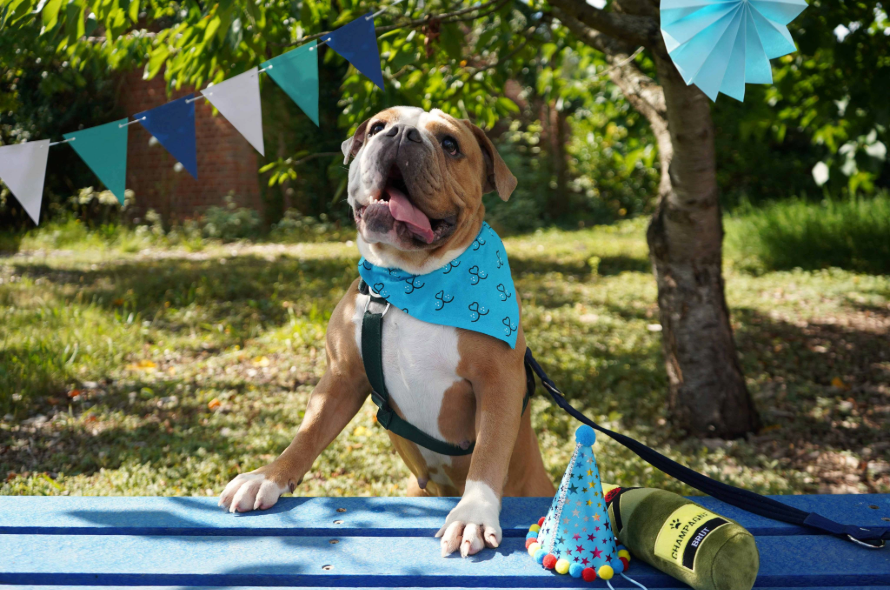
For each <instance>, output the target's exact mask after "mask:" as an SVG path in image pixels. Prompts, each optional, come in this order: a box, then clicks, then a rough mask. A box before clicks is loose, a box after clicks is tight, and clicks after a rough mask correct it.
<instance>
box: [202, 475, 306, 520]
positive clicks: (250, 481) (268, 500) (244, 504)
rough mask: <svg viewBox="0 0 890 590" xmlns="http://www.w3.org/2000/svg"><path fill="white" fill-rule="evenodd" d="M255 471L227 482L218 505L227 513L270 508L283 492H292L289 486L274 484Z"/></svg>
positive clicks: (271, 480) (268, 478)
mask: <svg viewBox="0 0 890 590" xmlns="http://www.w3.org/2000/svg"><path fill="white" fill-rule="evenodd" d="M264 470H265V469H264V468H261V469H257V470H256V471H251V472H250V473H242V474H240V475H238V476H237V477H236V478H235V479H233V480H232V481H230V482H229V485H227V486H226V489H224V490H223V493H222V494H220V496H219V505H220V506H222V507H223V508H225V509H226V510H228V511H229V512H250V511H251V510H265V509H266V508H271V507H272V506H274V505H275V503H276V502H277V501H278V497H279V496H281V494H283V493H284V492H287V491H291V492H292V491H293V490H292V489H290V486H289V485H287V484H285V485H282V484H279V483H276V482H275V481H274V480H273V479H271V478H270V477H267V476H266V474H264V473H263V471H264Z"/></svg>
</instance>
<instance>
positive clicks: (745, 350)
mask: <svg viewBox="0 0 890 590" xmlns="http://www.w3.org/2000/svg"><path fill="white" fill-rule="evenodd" d="M737 227H738V226H735V225H730V236H729V238H730V240H732V239H737V238H738V236H736V235H734V234H733V232H735V231H737V229H736V228H737ZM76 231H78V230H77V229H76V228H75V229H73V230H71V232H76ZM644 233H645V225H644V222H642V221H632V222H627V223H624V224H621V225H618V226H614V227H606V228H594V229H589V230H584V231H577V232H564V231H556V230H547V231H540V232H537V233H535V234H530V235H526V236H521V237H516V238H511V239H508V240H506V243H507V247H508V249H509V252H510V261H511V265H512V267H513V269H514V273H515V279H516V284H517V289H518V291H519V292H520V293H521V294H522V297H523V309H524V314H525V317H524V325H525V329H526V333H527V335H528V338H529V342H530V344H531V346H532V348H533V349H534V350H535V352H536V356H537V357H538V359H539V360H540V361H541V362H542V363H543V364H544V365H545V367H546V368H547V370H548V372H550V374H551V376H552V377H553V378H554V379H555V381H556V382H557V383H559V384H560V386H561V387H562V388H563V389H564V390H565V391H566V392H567V394H568V396H569V397H570V398H571V399H572V402H573V403H574V404H576V405H577V406H578V407H579V408H580V409H582V410H583V411H584V412H585V413H587V415H589V416H591V417H592V418H594V419H595V420H597V421H600V422H601V423H603V424H605V425H608V426H610V427H612V428H614V429H617V430H619V431H621V432H625V433H627V434H630V435H631V436H634V437H638V438H639V439H641V440H643V441H644V442H646V443H647V444H649V445H651V446H654V447H655V448H657V449H659V450H660V451H661V452H663V453H666V454H668V455H669V456H671V457H673V458H675V459H677V460H680V461H682V462H684V463H686V464H688V465H690V466H692V467H694V468H696V469H698V470H701V471H704V472H706V473H708V474H710V475H712V476H714V477H718V478H720V479H722V480H725V481H729V482H732V483H735V484H738V485H743V486H746V487H749V488H751V489H755V490H758V491H761V492H772V493H791V492H816V491H837V492H868V491H871V492H884V493H886V492H890V429H888V428H887V427H886V425H887V421H888V417H890V416H888V414H890V346H888V343H890V339H888V332H890V277H886V276H872V275H868V274H863V273H861V272H855V271H846V270H839V269H828V270H815V271H804V270H799V269H798V270H792V271H779V272H766V271H764V272H761V273H759V274H757V275H754V274H750V273H746V272H743V271H741V270H739V269H740V268H741V267H742V264H741V262H743V259H741V258H732V259H731V260H729V261H728V263H727V265H726V281H727V292H728V298H729V304H730V307H731V309H732V311H733V326H734V328H735V330H736V336H737V341H738V344H739V349H740V352H741V355H742V363H743V367H744V370H745V374H746V376H747V379H748V384H749V387H750V389H751V391H752V394H753V395H754V396H755V399H756V401H757V404H758V407H759V408H760V410H761V412H762V414H763V417H764V423H765V424H766V427H765V428H764V429H763V431H762V432H760V433H757V435H755V436H751V437H749V438H748V439H747V440H740V441H733V442H729V443H725V442H721V441H704V442H702V441H698V440H681V439H680V437H679V436H678V434H677V433H676V432H675V431H674V430H673V429H672V428H671V426H670V424H669V423H668V422H667V420H666V418H667V416H666V412H665V389H666V380H665V375H664V369H663V365H662V358H661V352H660V333H659V332H658V331H657V328H658V313H657V307H656V289H655V284H654V281H653V279H652V277H651V274H650V270H649V263H648V260H647V258H646V256H647V250H646V244H645V237H644ZM64 235H66V234H64V233H60V234H59V236H58V237H57V238H52V239H53V240H58V241H55V242H50V241H49V240H50V239H51V236H45V235H42V234H41V233H40V232H37V233H36V234H35V235H31V236H28V237H26V238H25V239H24V240H23V242H22V245H21V248H22V251H21V252H20V253H19V254H17V255H14V256H7V257H5V258H0V418H2V420H0V493H2V494H128V495H153V494H162V495H178V494H186V495H193V494H200V495H205V494H206V495H215V494H218V493H219V492H220V490H221V489H222V487H223V486H224V485H225V483H226V482H227V481H228V480H229V479H230V478H231V477H233V476H234V475H235V474H237V473H238V472H240V471H243V470H248V469H254V468H256V467H259V466H260V465H262V464H264V463H266V462H268V461H270V460H271V459H273V458H274V457H275V456H276V455H277V454H278V453H279V452H280V451H281V450H282V449H283V448H284V447H285V446H286V445H287V444H288V442H289V441H290V439H291V437H292V436H293V434H294V433H295V431H296V428H297V426H298V425H299V422H300V420H301V418H302V415H303V409H304V407H305V405H306V400H307V397H308V395H309V393H310V392H311V390H312V387H313V386H314V384H315V383H317V381H318V379H319V378H320V376H321V374H322V372H323V370H324V365H325V357H324V346H323V336H324V331H325V325H326V322H327V319H328V317H329V316H330V313H331V311H332V310H333V308H334V306H335V304H336V302H337V301H338V299H339V298H340V297H341V296H342V293H343V291H344V289H346V288H347V287H348V286H349V284H350V282H351V281H352V280H353V278H354V277H355V276H356V271H355V264H356V262H357V252H356V249H355V246H354V245H353V244H351V243H318V244H298V245H280V244H249V243H236V244H228V245H220V244H215V243H212V242H205V243H202V246H201V249H200V250H199V251H195V249H194V248H188V247H186V246H184V245H180V246H178V247H175V248H174V247H157V245H155V244H156V243H155V242H153V241H151V240H148V241H147V242H146V243H144V244H141V243H140V245H139V247H138V248H123V247H122V246H121V243H122V242H121V241H120V239H119V237H117V238H113V239H109V238H108V237H107V236H105V237H102V236H100V237H96V236H95V235H94V233H92V232H87V233H86V234H85V236H83V237H81V238H77V239H70V240H69V239H67V238H64ZM63 238H64V239H63ZM85 244H86V245H85ZM734 256H735V254H734ZM531 408H532V411H533V421H534V425H535V428H536V429H537V431H538V433H539V437H540V440H541V445H542V449H543V451H544V456H545V463H546V466H547V468H548V470H549V472H550V474H551V475H552V476H553V478H554V479H557V478H558V477H559V476H560V475H561V473H562V470H563V469H564V468H565V464H566V461H567V459H568V457H569V454H570V453H571V450H572V445H571V440H572V439H571V433H572V431H573V430H574V428H575V426H576V424H574V423H573V422H572V421H571V420H570V419H569V418H567V416H566V415H564V414H562V413H561V412H559V411H558V410H556V409H555V408H554V406H553V405H552V404H551V403H550V402H548V401H547V400H546V399H545V397H544V396H543V395H537V396H536V397H535V398H534V399H533V401H532V405H531ZM373 415H374V406H373V405H372V404H371V402H370V401H368V402H367V403H366V405H365V407H364V408H363V409H362V411H361V412H360V413H359V415H358V416H356V418H355V419H354V420H353V421H352V423H351V424H350V425H349V426H348V427H347V428H346V429H345V430H344V432H343V433H342V434H341V435H340V436H339V437H338V438H337V439H336V440H335V441H334V443H333V444H332V445H331V446H330V447H329V448H328V449H327V450H326V451H325V452H324V453H323V454H322V456H321V457H320V459H319V460H318V461H317V462H316V464H315V465H314V467H313V469H312V471H311V472H310V474H309V475H308V477H307V478H306V479H305V481H304V483H303V484H302V485H301V486H300V488H298V491H297V493H298V494H301V495H333V496H338V495H399V494H402V493H403V492H404V487H405V486H404V483H405V479H406V477H407V475H408V472H407V469H406V468H405V467H404V465H402V463H401V462H400V461H399V460H397V459H396V458H395V457H394V456H393V453H391V452H390V448H389V444H388V442H387V439H386V437H385V435H384V434H383V433H382V432H381V430H380V429H379V427H378V426H377V425H376V424H374V421H373ZM597 449H598V458H599V461H600V465H601V468H602V469H603V471H604V472H605V479H606V480H607V481H615V482H619V483H624V484H633V485H653V486H658V487H665V488H669V489H673V490H678V491H688V490H685V489H684V488H683V487H682V486H681V485H679V484H678V483H677V482H675V481H673V480H671V479H670V478H667V477H666V476H663V475H662V474H660V473H658V472H655V471H654V469H653V468H652V467H650V466H648V465H647V464H645V463H643V462H642V461H640V460H638V459H636V458H635V457H634V456H632V454H631V453H629V452H628V451H626V450H625V449H623V448H622V447H620V445H618V444H616V443H614V442H612V441H610V440H608V439H606V438H605V437H601V441H600V442H599V443H598V446H597Z"/></svg>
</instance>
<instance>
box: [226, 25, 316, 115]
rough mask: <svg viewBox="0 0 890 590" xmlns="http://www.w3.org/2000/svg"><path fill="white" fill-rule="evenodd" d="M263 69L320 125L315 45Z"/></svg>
mask: <svg viewBox="0 0 890 590" xmlns="http://www.w3.org/2000/svg"><path fill="white" fill-rule="evenodd" d="M262 66H263V68H266V73H267V74H269V76H271V77H272V79H273V80H275V83H276V84H278V85H279V86H280V87H281V89H282V90H284V91H285V92H286V93H287V95H288V96H289V97H290V98H291V100H293V101H294V102H295V103H297V106H298V107H300V108H301V109H302V110H303V112H304V113H306V114H307V115H308V116H309V118H310V119H312V122H313V123H315V124H316V125H318V50H317V49H316V43H315V41H312V42H310V43H307V44H306V45H303V46H301V47H297V48H296V49H294V50H292V51H288V52H287V53H282V54H281V55H279V56H278V57H276V58H273V59H270V60H269V61H267V62H263V64H262ZM214 104H215V103H214Z"/></svg>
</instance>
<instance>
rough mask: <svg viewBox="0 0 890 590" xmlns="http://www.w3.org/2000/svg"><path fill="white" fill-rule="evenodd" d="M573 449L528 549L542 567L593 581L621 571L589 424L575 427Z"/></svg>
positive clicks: (534, 529) (533, 528)
mask: <svg viewBox="0 0 890 590" xmlns="http://www.w3.org/2000/svg"><path fill="white" fill-rule="evenodd" d="M575 440H576V441H577V445H576V446H575V452H574V454H572V459H571V460H570V461H569V466H568V467H567V468H566V472H565V475H563V477H562V483H560V485H559V489H558V490H557V492H556V497H554V498H553V504H551V505H550V511H549V512H548V513H547V516H546V517H544V518H542V519H541V520H540V521H538V524H536V525H532V527H531V528H530V529H529V531H530V532H529V534H528V537H529V539H532V538H534V539H535V540H534V541H529V545H528V552H529V555H531V556H532V557H534V558H535V561H537V562H538V563H540V564H541V565H543V566H544V567H545V568H547V569H550V570H554V571H556V572H557V573H560V574H566V573H568V574H570V575H571V576H572V577H574V578H584V580H586V581H588V582H591V581H593V580H595V579H596V578H600V579H602V580H609V579H611V578H612V576H613V575H615V574H620V573H622V572H623V571H624V562H622V561H621V558H620V557H619V556H618V549H617V546H616V543H615V533H614V532H613V531H612V526H611V524H610V523H609V513H608V512H607V507H606V500H605V498H604V497H603V485H602V482H601V481H600V474H599V469H598V468H597V465H596V457H595V456H594V454H593V443H594V442H596V433H595V432H594V431H593V429H592V428H590V427H589V426H581V427H579V428H578V430H576V431H575Z"/></svg>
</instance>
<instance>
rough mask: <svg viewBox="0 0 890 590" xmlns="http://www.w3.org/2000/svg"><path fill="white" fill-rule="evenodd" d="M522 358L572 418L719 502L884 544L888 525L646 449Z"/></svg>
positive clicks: (528, 356) (533, 362)
mask: <svg viewBox="0 0 890 590" xmlns="http://www.w3.org/2000/svg"><path fill="white" fill-rule="evenodd" d="M525 362H526V363H527V364H528V365H530V366H531V367H532V369H533V370H534V372H535V373H536V374H537V375H538V377H539V378H540V379H541V383H542V384H543V385H544V389H546V390H547V391H548V392H549V393H550V396H551V397H552V398H553V401H554V402H556V405H558V406H559V407H560V408H562V409H563V410H565V411H566V412H568V413H569V414H570V415H571V416H572V417H573V418H575V419H576V420H578V421H580V422H582V423H584V424H587V425H588V426H590V427H591V428H593V429H595V430H598V431H600V432H602V433H604V434H607V435H609V436H610V437H612V438H613V439H614V440H616V441H618V442H619V443H621V444H622V445H624V446H625V447H627V448H628V449H630V450H631V451H633V452H634V453H636V454H637V455H638V456H639V457H640V458H642V459H643V460H644V461H646V462H648V463H649V464H651V465H652V466H654V467H656V468H658V469H660V470H661V471H663V472H665V473H667V474H668V475H671V476H673V477H675V478H677V479H678V480H680V481H682V482H683V483H685V484H687V485H690V486H692V487H694V488H695V489H697V490H700V491H702V492H704V493H706V494H708V495H709V496H713V497H714V498H717V499H718V500H720V501H722V502H726V503H727V504H730V505H732V506H736V507H738V508H741V509H742V510H747V511H748V512H751V513H753V514H757V515H759V516H764V517H766V518H772V519H773V520H780V521H782V522H787V523H790V524H796V525H799V526H806V527H810V528H812V529H815V530H816V531H818V532H819V533H821V534H829V535H835V536H837V537H840V538H842V539H845V540H848V541H851V542H853V543H856V544H857V545H861V546H863V547H867V548H869V549H880V548H882V547H883V546H884V544H885V541H886V540H888V539H890V527H888V528H863V527H859V526H854V525H845V524H839V523H837V522H834V521H833V520H830V519H828V518H825V517H824V516H821V515H819V514H817V513H815V512H805V511H803V510H799V509H797V508H794V507H793V506H789V505H787V504H783V503H782V502H779V501H777V500H774V499H772V498H768V497H766V496H761V495H760V494H756V493H754V492H752V491H750V490H745V489H742V488H737V487H735V486H731V485H729V484H725V483H723V482H719V481H717V480H715V479H711V478H710V477H708V476H706V475H704V474H701V473H698V472H697V471H693V470H692V469H690V468H688V467H686V466H684V465H680V464H679V463H677V462H676V461H672V460H671V459H668V458H667V457H665V456H664V455H662V454H661V453H659V452H658V451H656V450H654V449H650V448H649V447H647V446H646V445H644V444H643V443H641V442H639V441H636V440H634V439H632V438H630V437H629V436H625V435H623V434H619V433H617V432H613V431H611V430H608V429H606V428H603V427H602V426H600V425H599V424H597V423H596V422H594V421H593V420H590V419H589V418H587V417H586V416H585V415H584V414H582V413H581V412H579V411H578V410H576V409H575V408H573V407H572V406H571V404H569V402H568V401H567V400H566V398H565V397H564V396H563V394H562V392H561V391H560V390H559V389H558V388H557V387H556V384H554V383H553V381H552V380H551V379H550V378H549V377H548V376H547V373H545V372H544V369H542V368H541V365H539V364H538V362H537V361H536V360H535V358H534V357H533V356H532V351H531V349H526V351H525Z"/></svg>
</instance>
